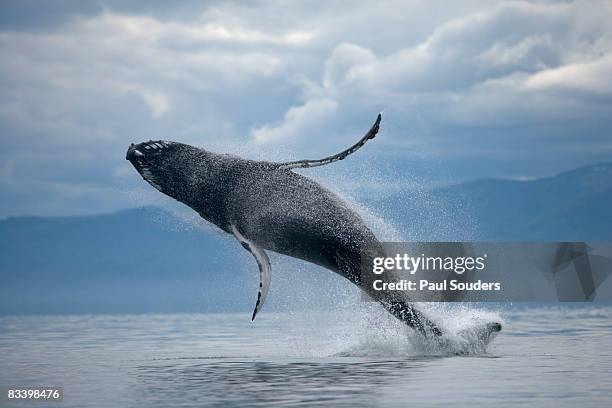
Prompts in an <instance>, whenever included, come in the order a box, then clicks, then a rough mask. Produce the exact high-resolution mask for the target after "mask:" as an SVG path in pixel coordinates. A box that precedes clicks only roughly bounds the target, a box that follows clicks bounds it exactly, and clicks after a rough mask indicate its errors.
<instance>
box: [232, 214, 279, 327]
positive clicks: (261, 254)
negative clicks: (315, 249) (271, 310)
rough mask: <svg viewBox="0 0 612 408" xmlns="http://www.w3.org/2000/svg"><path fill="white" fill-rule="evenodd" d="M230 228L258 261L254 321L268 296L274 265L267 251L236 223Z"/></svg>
mask: <svg viewBox="0 0 612 408" xmlns="http://www.w3.org/2000/svg"><path fill="white" fill-rule="evenodd" d="M230 228H231V230H232V233H233V234H234V236H235V237H236V239H237V240H238V241H239V242H240V244H241V245H242V246H243V247H244V249H246V250H247V251H249V252H250V253H251V254H253V256H254V257H255V260H256V261H257V266H258V267H259V292H258V293H257V302H256V303H255V310H253V317H252V318H251V321H253V320H255V316H256V315H257V313H259V311H260V310H261V308H262V307H263V304H264V302H265V301H266V297H267V296H268V290H269V289H270V280H271V278H272V267H271V266H270V259H269V258H268V255H267V254H266V251H264V250H263V249H261V248H260V247H258V246H257V245H255V244H254V243H253V242H251V241H249V240H248V239H246V238H245V237H244V236H242V234H241V233H240V232H239V231H238V229H237V228H236V227H235V226H234V225H232V226H230Z"/></svg>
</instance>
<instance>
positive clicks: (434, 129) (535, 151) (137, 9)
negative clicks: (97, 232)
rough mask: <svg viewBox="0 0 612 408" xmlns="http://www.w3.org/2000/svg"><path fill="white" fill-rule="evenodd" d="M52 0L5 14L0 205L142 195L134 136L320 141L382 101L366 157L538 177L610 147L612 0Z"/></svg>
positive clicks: (223, 145) (358, 131)
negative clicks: (128, 158)
mask: <svg viewBox="0 0 612 408" xmlns="http://www.w3.org/2000/svg"><path fill="white" fill-rule="evenodd" d="M38 3H39V2H33V3H28V2H25V3H22V2H8V3H6V5H5V6H3V7H5V8H4V10H6V13H4V14H2V18H0V56H1V57H2V58H0V91H1V92H0V140H1V141H2V145H3V149H2V150H1V151H0V182H1V183H2V185H1V186H0V190H3V191H4V193H3V197H2V199H3V201H4V202H5V205H4V207H3V208H2V209H1V211H0V215H2V214H9V213H17V214H18V213H46V212H49V211H50V212H53V213H57V212H59V211H60V210H61V208H62V205H65V212H66V213H86V212H91V211H100V210H101V207H100V206H98V205H92V202H94V201H95V202H100V203H103V204H101V205H102V206H107V208H108V209H109V210H110V209H114V208H119V207H126V206H130V205H133V203H132V202H130V201H129V199H128V198H127V197H128V195H126V194H124V192H125V191H126V190H128V191H129V190H131V189H135V188H138V187H140V181H139V180H138V178H137V177H136V175H135V174H133V172H132V171H131V169H129V166H128V164H127V163H126V162H125V160H124V154H125V149H126V146H127V145H128V144H129V143H131V142H137V141H141V140H148V139H155V138H163V139H176V140H179V141H182V142H186V143H192V144H198V145H204V146H206V147H208V148H211V149H213V150H219V151H230V152H235V153H236V152H239V153H241V154H245V155H247V156H249V157H254V158H262V159H270V157H271V156H273V157H274V158H276V159H289V158H291V159H294V158H302V157H306V156H308V157H317V156H323V155H328V154H331V153H334V152H335V151H337V150H339V149H341V148H344V147H346V146H348V145H349V144H350V143H352V142H354V141H355V140H356V138H357V137H359V136H360V135H362V134H363V132H364V131H365V130H367V129H368V128H369V126H370V125H371V122H372V120H373V119H374V116H375V115H376V113H377V112H379V111H380V110H384V112H385V119H384V121H383V130H382V133H381V136H382V137H379V138H377V139H376V143H372V144H371V145H368V149H364V150H363V151H361V152H360V155H362V157H366V156H365V155H371V156H369V157H370V158H373V159H376V160H372V163H375V164H374V165H375V166H382V165H384V164H386V163H387V164H388V163H393V166H394V171H395V172H397V171H400V170H401V169H404V170H405V171H408V172H411V174H412V173H414V172H418V171H420V170H419V169H417V168H415V167H414V166H413V167H410V166H408V165H407V164H405V163H416V162H418V163H425V164H424V165H422V166H425V167H426V163H429V162H431V161H432V160H433V159H436V160H443V163H445V164H446V165H447V166H453V168H452V171H450V173H451V174H452V175H453V177H455V179H457V180H458V179H462V178H466V177H475V176H491V175H500V176H503V175H514V174H527V175H539V174H545V173H550V172H554V171H555V169H559V170H565V169H567V168H568V167H572V166H574V165H581V164H586V163H589V162H594V161H604V160H605V159H606V157H608V158H609V155H610V153H611V151H610V147H609V143H606V142H605V141H606V137H609V133H610V131H612V123H611V120H610V119H609V118H610V117H612V115H611V113H612V112H611V110H612V106H611V105H612V98H610V96H611V95H610V94H611V93H612V92H611V89H612V85H611V84H612V81H611V80H610V79H612V78H611V77H610V72H612V69H611V68H612V62H611V61H612V60H611V58H612V28H611V27H610V24H609V21H611V20H612V6H611V5H610V3H609V2H605V1H588V2H587V1H573V2H565V1H559V2H556V1H534V2H530V1H489V0H469V1H458V2H450V3H449V2H444V1H432V2H421V1H408V2H406V1H395V0H389V1H385V2H365V1H364V2H361V3H355V4H354V5H352V6H351V7H347V6H346V4H345V3H342V2H338V3H334V2H332V3H330V2H324V1H320V2H309V3H308V4H302V3H299V2H296V3H291V4H287V3H285V2H282V1H276V0H273V1H270V2H260V3H254V4H251V5H249V6H245V5H244V4H242V3H236V2H208V3H206V4H203V3H202V2H199V1H191V2H181V3H180V4H174V3H168V2H152V3H151V2H147V3H142V2H136V1H114V0H113V1H111V0H96V1H85V0H84V1H83V2H76V3H74V2H62V3H61V4H60V3H58V4H57V7H54V8H53V10H49V9H48V8H45V7H46V6H39V5H38ZM576 145H580V154H571V151H572V149H571V148H569V147H568V146H576ZM526 146H529V148H528V149H527V148H526ZM272 150H274V151H275V153H274V154H272V153H270V152H271V151H272ZM278 152H280V153H278ZM278 155H280V156H282V157H276V156H278ZM417 156H418V157H417ZM394 160H395V161H394ZM381 163H383V164H381ZM353 165H354V164H352V163H351V162H350V161H347V163H343V166H348V167H347V168H350V166H353ZM402 166H404V167H402ZM517 169H520V171H519V170H517ZM421 173H422V174H427V171H425V170H423V171H421ZM428 182H429V180H428V179H426V176H424V178H423V183H428ZM59 186H61V188H60V187H59ZM71 186H72V187H74V188H71ZM35 192H38V193H39V194H38V195H37V194H36V193H35ZM76 192H78V194H77V193H76ZM106 194H108V195H109V197H108V198H106V199H104V200H102V199H100V196H101V195H106ZM77 196H78V197H80V198H79V199H78V200H77V199H75V197H77ZM41 197H43V198H41ZM62 197H63V198H62ZM87 197H89V198H87ZM91 197H96V198H95V199H93V198H91ZM45 200H51V201H52V202H53V203H54V205H53V206H52V209H51V210H50V208H51V207H49V206H45V205H44V204H43V202H44V201H45ZM62 203H64V204H62Z"/></svg>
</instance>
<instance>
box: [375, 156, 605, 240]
mask: <svg viewBox="0 0 612 408" xmlns="http://www.w3.org/2000/svg"><path fill="white" fill-rule="evenodd" d="M371 205H372V206H374V207H378V206H380V207H383V208H384V214H385V215H386V216H387V217H388V218H390V219H392V220H394V222H395V223H396V225H398V226H399V227H400V229H402V230H404V231H407V232H408V234H407V235H409V236H410V232H412V231H418V232H419V233H418V234H417V237H418V238H419V239H422V240H482V241H612V163H606V164H598V165H593V166H586V167H581V168H578V169H575V170H572V171H569V172H565V173H561V174H558V175H556V176H553V177H546V178H541V179H537V180H530V181H515V180H502V179H481V180H476V181H472V182H468V183H462V184H457V185H453V186H449V187H444V188H438V189H435V190H433V191H413V190H407V191H403V192H400V193H398V194H396V195H394V196H392V197H390V198H388V199H386V200H385V201H376V200H374V201H372V202H371Z"/></svg>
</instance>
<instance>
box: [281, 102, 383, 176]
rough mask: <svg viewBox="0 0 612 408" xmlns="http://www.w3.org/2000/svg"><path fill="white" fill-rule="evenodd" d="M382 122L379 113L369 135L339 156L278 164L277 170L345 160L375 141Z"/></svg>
mask: <svg viewBox="0 0 612 408" xmlns="http://www.w3.org/2000/svg"><path fill="white" fill-rule="evenodd" d="M381 120H382V113H379V114H378V116H377V117H376V121H375V122H374V125H372V127H371V128H370V130H369V131H368V133H366V134H365V135H364V136H363V137H362V138H361V139H359V141H358V142H357V143H355V144H354V145H352V146H351V147H349V148H348V149H346V150H343V151H341V152H340V153H338V154H334V155H333V156H329V157H325V158H324V159H318V160H298V161H294V162H287V163H278V164H277V168H278V169H283V170H290V169H297V168H306V167H318V166H324V165H326V164H329V163H333V162H335V161H338V160H344V158H345V157H346V156H348V155H350V154H353V153H355V152H356V151H357V150H359V149H360V148H361V146H363V145H364V144H366V142H367V141H368V140H370V139H374V138H375V137H376V135H377V134H378V130H379V129H380V121H381Z"/></svg>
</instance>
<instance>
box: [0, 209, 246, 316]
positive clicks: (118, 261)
mask: <svg viewBox="0 0 612 408" xmlns="http://www.w3.org/2000/svg"><path fill="white" fill-rule="evenodd" d="M216 235H217V234H215V233H214V232H212V231H208V232H202V231H200V230H198V229H194V228H193V227H190V226H189V225H188V224H186V223H184V222H182V221H181V220H179V219H177V218H175V217H173V216H172V215H170V214H168V213H166V212H164V211H162V210H159V209H154V208H144V209H135V210H128V211H122V212H118V213H116V214H109V215H100V216H88V217H70V218H43V217H16V218H9V219H7V220H3V221H0V279H1V282H2V283H1V284H0V313H3V314H6V313H38V312H41V311H44V312H46V313H65V312H82V313H96V312H136V313H137V312H151V311H153V312H155V311H160V312H161V311H216V310H219V311H228V310H246V309H248V308H250V307H252V305H251V304H250V303H252V302H254V297H255V295H256V292H255V290H256V289H255V286H254V284H253V288H251V289H252V290H251V291H249V293H247V287H246V285H245V280H246V281H247V282H249V281H250V280H254V277H255V276H254V275H255V274H256V272H254V271H248V268H247V267H245V265H244V264H241V259H240V258H236V257H227V256H224V254H226V253H228V252H230V253H231V250H232V249H234V250H235V251H236V252H237V253H240V251H241V248H240V246H239V245H238V244H237V243H234V242H232V241H230V240H224V239H221V237H219V236H216ZM233 247H235V248H233ZM254 267H255V270H256V266H254ZM248 272H252V273H251V274H248V275H249V276H247V273H248ZM232 290H236V291H237V293H236V292H234V293H233V292H232ZM241 291H243V292H244V293H240V292H241ZM251 292H255V293H251ZM241 295H242V296H241Z"/></svg>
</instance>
